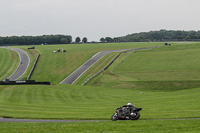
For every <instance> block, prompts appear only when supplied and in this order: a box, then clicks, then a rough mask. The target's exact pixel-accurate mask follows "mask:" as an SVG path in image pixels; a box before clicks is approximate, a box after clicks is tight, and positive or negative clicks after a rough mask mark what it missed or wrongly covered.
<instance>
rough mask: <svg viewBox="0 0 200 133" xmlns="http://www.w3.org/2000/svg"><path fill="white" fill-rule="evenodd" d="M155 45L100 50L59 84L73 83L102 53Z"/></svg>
mask: <svg viewBox="0 0 200 133" xmlns="http://www.w3.org/2000/svg"><path fill="white" fill-rule="evenodd" d="M152 48H157V47H147V48H135V49H119V50H109V51H102V52H99V53H97V54H95V55H94V56H93V57H92V58H90V59H89V60H88V61H87V62H85V63H84V64H83V65H82V66H80V67H79V68H78V69H76V70H75V71H74V72H73V73H72V74H70V75H69V76H68V77H67V78H65V79H64V80H63V81H62V82H61V83H60V84H73V83H74V82H75V81H76V80H77V79H78V78H79V77H80V76H81V75H82V74H83V73H84V72H85V71H87V70H88V69H89V68H90V67H91V66H92V65H94V64H95V63H96V62H97V61H98V60H99V59H101V58H102V57H103V56H104V55H106V54H108V53H112V52H120V51H127V50H130V51H133V50H142V49H152Z"/></svg>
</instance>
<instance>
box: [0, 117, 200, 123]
mask: <svg viewBox="0 0 200 133" xmlns="http://www.w3.org/2000/svg"><path fill="white" fill-rule="evenodd" d="M152 120H200V118H176V119H139V120H137V121H152ZM99 121H111V120H38V119H12V118H0V122H99ZM122 121H123V120H122Z"/></svg>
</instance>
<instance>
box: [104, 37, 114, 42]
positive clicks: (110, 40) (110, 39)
mask: <svg viewBox="0 0 200 133" xmlns="http://www.w3.org/2000/svg"><path fill="white" fill-rule="evenodd" d="M105 41H106V42H113V39H112V38H111V37H106V38H105Z"/></svg>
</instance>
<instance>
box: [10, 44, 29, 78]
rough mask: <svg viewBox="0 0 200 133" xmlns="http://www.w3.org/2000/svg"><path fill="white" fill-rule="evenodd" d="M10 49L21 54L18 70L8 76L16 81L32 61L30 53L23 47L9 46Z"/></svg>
mask: <svg viewBox="0 0 200 133" xmlns="http://www.w3.org/2000/svg"><path fill="white" fill-rule="evenodd" d="M9 49H12V50H15V51H16V52H17V53H18V54H19V56H20V64H19V66H18V68H17V70H16V71H15V73H13V74H12V75H11V76H10V77H8V79H9V80H10V81H14V80H17V79H18V78H20V77H21V76H22V75H23V74H24V73H25V72H26V70H27V68H28V66H29V63H30V58H29V56H28V54H27V53H26V52H25V51H23V50H21V49H18V48H9Z"/></svg>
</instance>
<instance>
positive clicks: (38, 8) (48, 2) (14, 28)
mask: <svg viewBox="0 0 200 133" xmlns="http://www.w3.org/2000/svg"><path fill="white" fill-rule="evenodd" d="M0 3H1V5H0V36H12V35H19V36H21V35H44V34H65V35H71V36H72V37H73V40H74V39H75V38H76V37H77V36H79V37H81V38H83V37H87V38H88V40H89V41H99V39H100V38H101V37H107V36H109V37H119V36H124V35H127V34H131V33H137V32H147V31H151V30H160V29H167V30H196V31H197V30H200V8H199V5H200V0H0Z"/></svg>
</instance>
